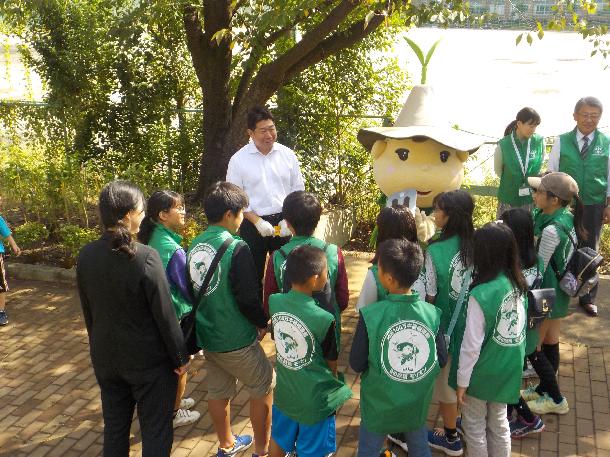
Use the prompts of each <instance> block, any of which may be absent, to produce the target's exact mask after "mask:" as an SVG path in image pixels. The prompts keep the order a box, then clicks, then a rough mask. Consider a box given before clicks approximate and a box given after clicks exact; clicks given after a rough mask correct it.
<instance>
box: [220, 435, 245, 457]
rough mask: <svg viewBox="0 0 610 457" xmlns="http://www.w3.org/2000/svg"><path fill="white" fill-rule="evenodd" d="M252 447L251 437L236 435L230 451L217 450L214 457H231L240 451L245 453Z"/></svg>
mask: <svg viewBox="0 0 610 457" xmlns="http://www.w3.org/2000/svg"><path fill="white" fill-rule="evenodd" d="M250 446H252V437H251V436H250V435H236V436H235V443H233V447H232V448H231V449H223V448H221V447H219V448H218V452H217V453H216V455H217V456H218V457H232V456H234V455H236V454H238V453H240V452H241V451H245V450H246V449H248V448H249V447H250Z"/></svg>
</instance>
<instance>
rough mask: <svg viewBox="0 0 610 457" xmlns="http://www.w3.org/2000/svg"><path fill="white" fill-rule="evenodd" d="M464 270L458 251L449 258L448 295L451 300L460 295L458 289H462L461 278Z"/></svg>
mask: <svg viewBox="0 0 610 457" xmlns="http://www.w3.org/2000/svg"><path fill="white" fill-rule="evenodd" d="M465 272H466V267H464V265H462V259H461V258H460V253H459V252H458V253H457V254H456V255H455V256H453V259H451V263H450V264H449V277H450V278H451V281H450V283H449V284H450V287H449V297H451V299H452V300H457V298H458V297H459V296H460V290H461V289H462V278H463V277H464V273H465Z"/></svg>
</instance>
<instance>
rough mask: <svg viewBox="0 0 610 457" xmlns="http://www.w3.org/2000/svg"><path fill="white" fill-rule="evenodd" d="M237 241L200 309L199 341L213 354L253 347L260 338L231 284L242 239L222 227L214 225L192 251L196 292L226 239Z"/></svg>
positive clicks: (189, 262)
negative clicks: (233, 263) (232, 268)
mask: <svg viewBox="0 0 610 457" xmlns="http://www.w3.org/2000/svg"><path fill="white" fill-rule="evenodd" d="M227 238H232V239H233V241H232V242H231V244H230V245H229V247H228V248H227V250H226V251H225V253H224V255H223V256H222V259H221V260H220V263H219V264H218V266H217V267H216V270H215V271H214V274H213V275H212V280H211V281H210V284H209V286H208V290H207V291H206V292H205V294H204V296H203V298H202V301H201V303H200V304H199V307H198V308H197V319H196V329H197V342H198V344H199V345H200V346H201V347H202V348H203V349H205V350H206V351H210V352H230V351H235V350H237V349H241V348H244V347H246V346H249V345H250V344H252V343H253V342H254V340H255V339H256V336H257V331H256V327H255V326H254V325H252V324H251V323H250V321H248V319H246V317H245V316H244V315H243V314H242V313H241V312H240V311H239V308H238V306H237V301H236V300H235V297H234V296H233V293H232V291H231V285H230V284H229V271H230V270H231V260H232V258H233V251H234V250H235V246H236V245H237V244H238V243H243V241H241V238H239V237H238V236H236V235H231V233H230V232H229V231H228V230H227V229H225V228H223V227H220V226H218V225H210V226H209V227H208V228H207V229H206V231H205V232H203V233H201V234H200V235H198V236H197V238H195V239H194V240H193V242H192V243H191V246H190V247H189V251H188V256H187V260H188V266H189V273H190V277H191V281H192V283H193V290H194V291H195V294H197V293H199V288H200V287H201V284H202V283H203V279H204V278H205V275H206V273H207V270H208V268H209V267H210V264H211V263H212V259H213V258H214V256H215V255H216V251H217V250H218V249H219V248H220V246H221V245H222V243H223V242H224V240H225V239H227Z"/></svg>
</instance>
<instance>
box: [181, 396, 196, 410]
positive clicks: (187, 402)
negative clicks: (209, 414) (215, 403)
mask: <svg viewBox="0 0 610 457" xmlns="http://www.w3.org/2000/svg"><path fill="white" fill-rule="evenodd" d="M193 406H195V400H193V399H192V398H183V399H182V400H180V409H191V408H192V407H193Z"/></svg>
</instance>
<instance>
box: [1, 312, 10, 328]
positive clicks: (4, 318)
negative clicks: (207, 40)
mask: <svg viewBox="0 0 610 457" xmlns="http://www.w3.org/2000/svg"><path fill="white" fill-rule="evenodd" d="M6 324H8V314H6V311H4V310H2V311H0V325H6Z"/></svg>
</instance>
